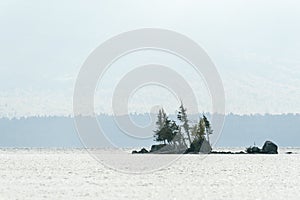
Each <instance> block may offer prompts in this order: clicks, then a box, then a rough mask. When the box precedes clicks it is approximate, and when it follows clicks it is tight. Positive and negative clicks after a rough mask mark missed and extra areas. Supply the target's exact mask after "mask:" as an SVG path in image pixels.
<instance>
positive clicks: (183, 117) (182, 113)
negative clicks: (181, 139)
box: [177, 102, 192, 145]
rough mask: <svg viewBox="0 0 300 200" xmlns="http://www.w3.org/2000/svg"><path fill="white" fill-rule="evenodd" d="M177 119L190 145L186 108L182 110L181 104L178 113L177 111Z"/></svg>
mask: <svg viewBox="0 0 300 200" xmlns="http://www.w3.org/2000/svg"><path fill="white" fill-rule="evenodd" d="M177 119H178V120H179V121H181V122H182V123H183V124H182V127H183V129H184V131H185V133H186V134H187V136H188V140H189V143H190V145H191V144H192V140H191V136H190V127H189V121H188V118H187V113H186V108H184V106H183V103H182V102H181V105H180V107H179V111H178V114H177Z"/></svg>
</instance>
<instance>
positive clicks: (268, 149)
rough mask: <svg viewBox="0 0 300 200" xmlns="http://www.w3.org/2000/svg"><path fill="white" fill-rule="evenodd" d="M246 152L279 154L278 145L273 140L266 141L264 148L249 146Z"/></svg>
mask: <svg viewBox="0 0 300 200" xmlns="http://www.w3.org/2000/svg"><path fill="white" fill-rule="evenodd" d="M246 152H247V153H249V154H257V153H261V154H278V146H277V145H276V144H275V143H273V142H271V141H266V142H265V143H264V145H263V147H262V149H260V148H258V147H248V148H247V149H246Z"/></svg>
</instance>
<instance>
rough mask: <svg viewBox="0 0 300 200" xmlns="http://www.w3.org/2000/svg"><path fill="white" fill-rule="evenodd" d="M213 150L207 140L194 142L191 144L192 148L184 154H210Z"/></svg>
mask: <svg viewBox="0 0 300 200" xmlns="http://www.w3.org/2000/svg"><path fill="white" fill-rule="evenodd" d="M211 150H212V148H211V146H210V144H209V143H208V141H207V140H206V139H200V140H194V141H193V142H192V144H191V147H190V148H188V149H187V150H186V151H185V152H184V153H185V154H188V153H189V154H191V153H206V154H208V153H210V152H211Z"/></svg>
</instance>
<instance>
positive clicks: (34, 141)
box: [0, 114, 300, 148]
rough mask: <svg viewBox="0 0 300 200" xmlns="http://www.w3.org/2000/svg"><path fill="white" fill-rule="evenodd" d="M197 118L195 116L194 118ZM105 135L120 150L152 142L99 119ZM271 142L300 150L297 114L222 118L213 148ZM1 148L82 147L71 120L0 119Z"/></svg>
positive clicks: (142, 121) (140, 120) (144, 118)
mask: <svg viewBox="0 0 300 200" xmlns="http://www.w3.org/2000/svg"><path fill="white" fill-rule="evenodd" d="M194 117H196V116H194ZM130 118H131V119H132V120H133V121H135V122H136V123H137V124H139V125H146V124H147V123H148V122H149V116H148V115H146V114H132V115H130ZM98 120H99V121H100V122H101V125H102V128H103V130H104V131H107V132H109V133H112V135H111V137H112V138H113V140H114V141H115V142H116V145H117V146H119V147H137V146H145V147H147V146H151V144H153V143H154V141H153V138H149V139H143V140H138V141H136V140H132V138H130V137H127V136H126V135H125V136H124V134H123V133H122V132H121V131H120V130H119V129H118V128H117V127H115V125H114V117H113V116H110V115H105V114H103V115H99V116H98ZM265 140H271V141H274V142H275V143H277V144H278V145H279V146H286V147H300V114H283V115H269V114H267V115H234V114H229V115H226V117H225V123H224V128H223V131H222V134H221V136H220V138H219V140H218V142H217V144H216V145H215V146H217V147H246V146H250V145H253V144H254V142H255V143H256V144H257V145H258V146H261V145H262V144H263V142H264V141H265ZM0 147H66V148H67V147H78V148H80V147H83V145H82V144H81V142H80V139H79V136H78V134H77V132H76V127H75V123H74V119H73V118H72V117H59V116H57V117H29V118H20V119H7V118H0Z"/></svg>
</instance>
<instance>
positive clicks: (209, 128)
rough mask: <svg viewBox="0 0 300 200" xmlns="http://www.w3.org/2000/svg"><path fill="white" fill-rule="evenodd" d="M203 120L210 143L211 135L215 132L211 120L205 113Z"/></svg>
mask: <svg viewBox="0 0 300 200" xmlns="http://www.w3.org/2000/svg"><path fill="white" fill-rule="evenodd" d="M203 120H204V124H205V130H206V137H207V141H208V143H209V144H210V141H209V135H211V134H212V133H213V130H212V129H211V126H210V122H209V121H208V119H207V118H206V116H205V115H204V114H203Z"/></svg>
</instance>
